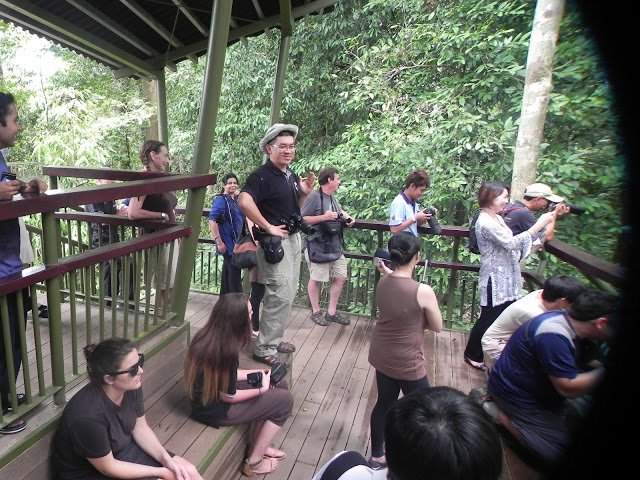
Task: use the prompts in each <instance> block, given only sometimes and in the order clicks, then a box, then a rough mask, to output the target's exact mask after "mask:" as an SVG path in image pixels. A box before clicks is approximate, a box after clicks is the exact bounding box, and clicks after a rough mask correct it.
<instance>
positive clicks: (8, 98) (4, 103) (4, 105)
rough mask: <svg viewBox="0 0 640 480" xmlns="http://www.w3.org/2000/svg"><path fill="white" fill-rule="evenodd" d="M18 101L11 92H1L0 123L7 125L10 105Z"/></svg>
mask: <svg viewBox="0 0 640 480" xmlns="http://www.w3.org/2000/svg"><path fill="white" fill-rule="evenodd" d="M15 103H16V99H15V98H14V97H13V95H11V94H10V93H4V92H0V125H2V126H3V127H6V126H7V114H8V113H9V107H10V106H11V105H13V104H15Z"/></svg>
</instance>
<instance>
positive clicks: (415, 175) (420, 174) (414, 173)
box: [404, 168, 431, 188]
mask: <svg viewBox="0 0 640 480" xmlns="http://www.w3.org/2000/svg"><path fill="white" fill-rule="evenodd" d="M412 183H413V184H414V185H415V186H416V187H427V188H429V187H430V186H431V180H429V174H428V173H427V172H426V171H425V170H423V169H421V168H414V169H413V170H411V171H410V172H409V175H407V178H406V179H405V181H404V188H409V187H410V186H411V184H412Z"/></svg>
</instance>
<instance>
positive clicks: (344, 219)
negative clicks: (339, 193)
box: [338, 212, 353, 225]
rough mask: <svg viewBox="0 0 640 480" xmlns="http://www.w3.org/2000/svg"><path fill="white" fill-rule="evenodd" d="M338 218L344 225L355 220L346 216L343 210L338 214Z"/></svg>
mask: <svg viewBox="0 0 640 480" xmlns="http://www.w3.org/2000/svg"><path fill="white" fill-rule="evenodd" d="M338 220H340V223H342V224H343V225H348V224H349V223H351V222H352V221H353V219H352V218H351V217H345V216H344V213H342V212H340V213H339V214H338Z"/></svg>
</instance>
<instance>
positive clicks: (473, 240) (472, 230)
mask: <svg viewBox="0 0 640 480" xmlns="http://www.w3.org/2000/svg"><path fill="white" fill-rule="evenodd" d="M481 211H482V209H481V208H479V209H478V210H476V213H474V214H473V217H471V223H470V224H469V251H470V252H471V253H475V254H476V255H480V249H479V248H478V237H476V222H477V221H478V215H480V212H481Z"/></svg>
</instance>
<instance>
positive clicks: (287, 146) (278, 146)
mask: <svg viewBox="0 0 640 480" xmlns="http://www.w3.org/2000/svg"><path fill="white" fill-rule="evenodd" d="M271 146H272V147H276V148H277V149H279V150H295V149H296V145H295V143H294V144H293V145H271Z"/></svg>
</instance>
